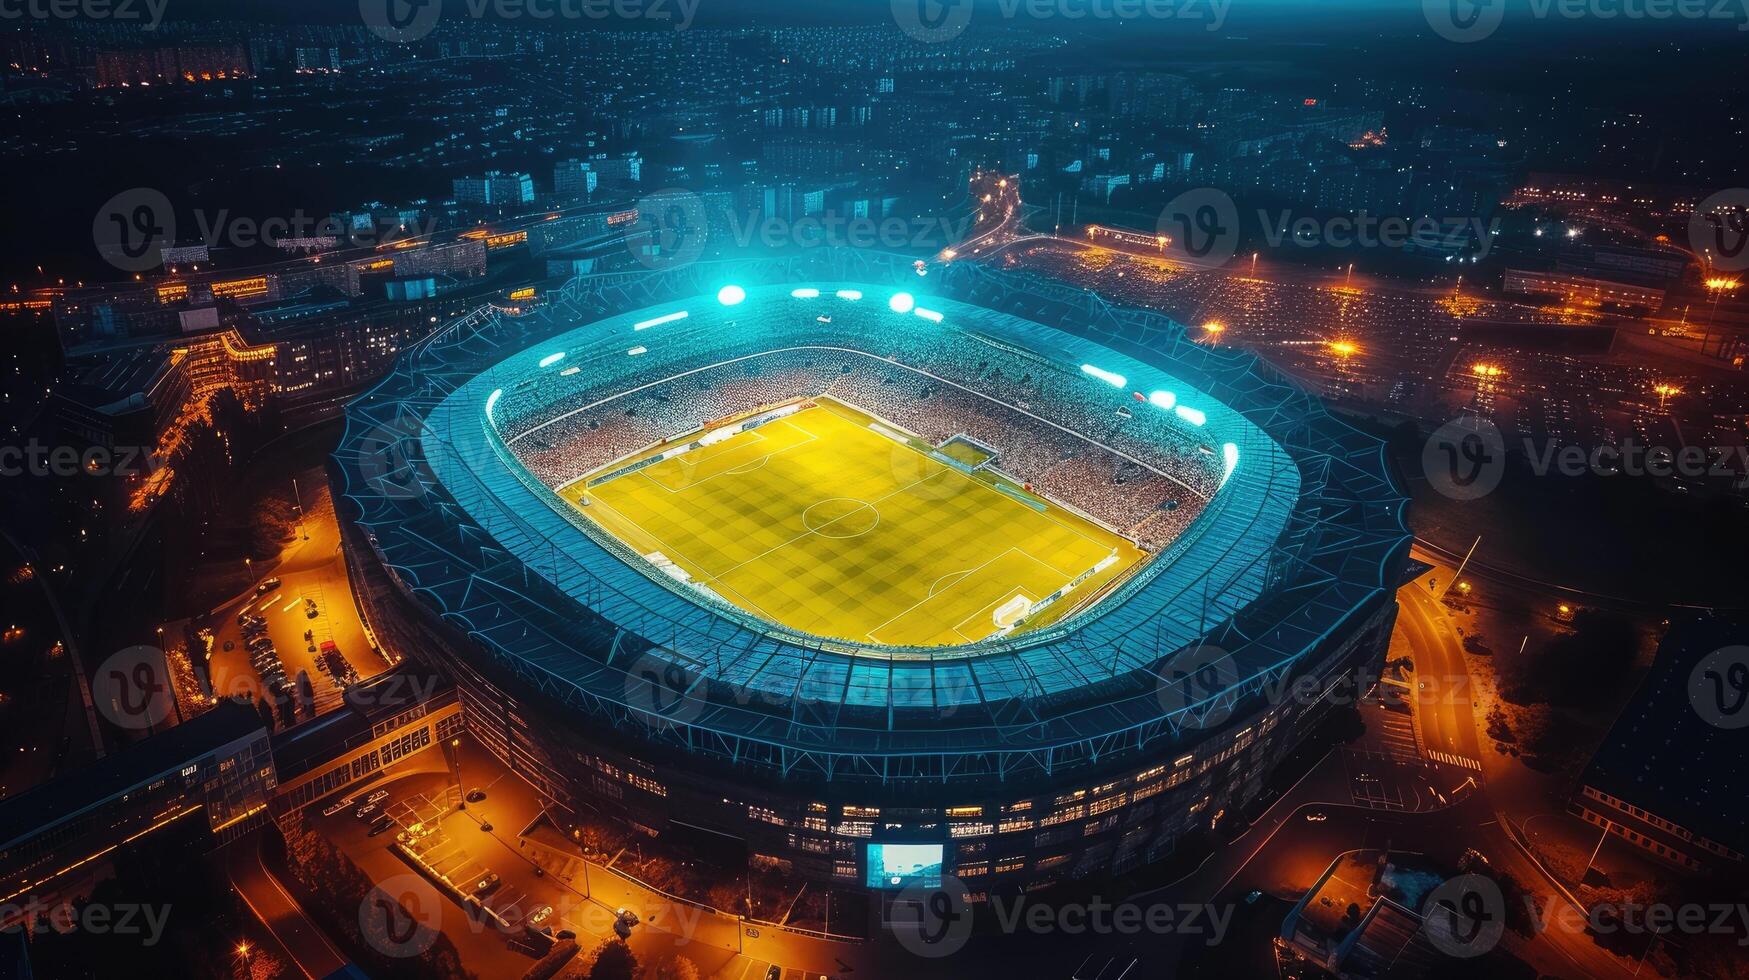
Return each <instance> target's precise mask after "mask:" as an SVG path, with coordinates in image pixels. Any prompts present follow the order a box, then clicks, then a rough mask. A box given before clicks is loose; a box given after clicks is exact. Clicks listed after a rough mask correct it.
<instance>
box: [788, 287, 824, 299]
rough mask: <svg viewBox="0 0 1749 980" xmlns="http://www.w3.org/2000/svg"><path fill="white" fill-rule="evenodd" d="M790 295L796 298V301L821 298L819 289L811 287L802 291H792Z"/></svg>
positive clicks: (803, 288)
mask: <svg viewBox="0 0 1749 980" xmlns="http://www.w3.org/2000/svg"><path fill="white" fill-rule="evenodd" d="M789 294H790V295H791V296H794V297H795V298H796V299H818V298H819V296H820V291H819V290H818V289H814V288H813V287H811V286H803V287H802V288H801V289H792V290H790V291H789Z"/></svg>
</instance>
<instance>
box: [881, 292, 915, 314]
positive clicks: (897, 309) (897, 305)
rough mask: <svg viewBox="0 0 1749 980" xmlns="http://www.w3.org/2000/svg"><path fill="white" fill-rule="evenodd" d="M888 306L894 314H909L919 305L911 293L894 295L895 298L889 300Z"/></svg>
mask: <svg viewBox="0 0 1749 980" xmlns="http://www.w3.org/2000/svg"><path fill="white" fill-rule="evenodd" d="M887 305H888V306H889V307H891V308H892V310H893V312H894V313H909V312H911V309H912V308H913V307H915V306H916V305H917V299H916V297H914V296H912V295H911V294H910V293H894V294H893V298H892V299H890V300H887Z"/></svg>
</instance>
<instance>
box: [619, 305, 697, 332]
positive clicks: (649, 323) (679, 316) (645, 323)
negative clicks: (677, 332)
mask: <svg viewBox="0 0 1749 980" xmlns="http://www.w3.org/2000/svg"><path fill="white" fill-rule="evenodd" d="M684 319H686V311H685V310H681V311H680V312H679V313H667V314H664V315H662V316H658V317H651V318H650V319H648V320H640V321H638V322H637V323H634V324H632V329H633V330H648V329H650V328H651V327H659V326H661V325H662V324H664V323H673V322H674V321H675V320H684Z"/></svg>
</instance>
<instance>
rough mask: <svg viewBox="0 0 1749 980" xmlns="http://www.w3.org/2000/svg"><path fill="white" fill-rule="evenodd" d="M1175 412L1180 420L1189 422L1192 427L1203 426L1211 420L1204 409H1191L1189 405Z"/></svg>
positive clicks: (1182, 406)
mask: <svg viewBox="0 0 1749 980" xmlns="http://www.w3.org/2000/svg"><path fill="white" fill-rule="evenodd" d="M1173 411H1175V412H1177V413H1178V417H1179V418H1181V419H1183V420H1184V421H1186V422H1189V423H1190V424H1191V425H1202V424H1203V423H1205V422H1207V421H1208V420H1209V417H1208V416H1207V415H1206V414H1204V413H1203V410H1202V409H1200V408H1191V407H1190V406H1189V405H1180V406H1178V407H1177V408H1175V409H1173Z"/></svg>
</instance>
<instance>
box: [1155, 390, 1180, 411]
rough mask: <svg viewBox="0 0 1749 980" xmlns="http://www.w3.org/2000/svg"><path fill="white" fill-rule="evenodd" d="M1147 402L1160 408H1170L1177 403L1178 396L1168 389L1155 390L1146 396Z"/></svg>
mask: <svg viewBox="0 0 1749 980" xmlns="http://www.w3.org/2000/svg"><path fill="white" fill-rule="evenodd" d="M1148 404H1150V405H1152V406H1154V407H1155V408H1160V409H1170V408H1171V407H1172V406H1174V405H1176V404H1178V396H1177V395H1174V394H1173V393H1172V392H1170V391H1156V392H1154V393H1153V394H1150V395H1149V396H1148Z"/></svg>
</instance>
